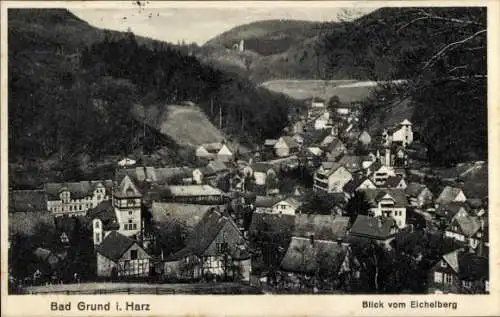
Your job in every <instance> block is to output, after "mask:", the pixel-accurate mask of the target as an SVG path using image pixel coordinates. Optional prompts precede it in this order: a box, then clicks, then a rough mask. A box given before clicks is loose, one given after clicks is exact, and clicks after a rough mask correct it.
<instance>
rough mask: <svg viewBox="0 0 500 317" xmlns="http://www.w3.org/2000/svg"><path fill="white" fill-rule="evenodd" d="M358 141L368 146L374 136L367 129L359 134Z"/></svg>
mask: <svg viewBox="0 0 500 317" xmlns="http://www.w3.org/2000/svg"><path fill="white" fill-rule="evenodd" d="M358 142H359V143H360V144H362V145H364V146H368V145H370V143H371V142H372V137H371V136H370V134H369V133H368V131H366V130H365V131H363V132H361V134H360V135H359V136H358Z"/></svg>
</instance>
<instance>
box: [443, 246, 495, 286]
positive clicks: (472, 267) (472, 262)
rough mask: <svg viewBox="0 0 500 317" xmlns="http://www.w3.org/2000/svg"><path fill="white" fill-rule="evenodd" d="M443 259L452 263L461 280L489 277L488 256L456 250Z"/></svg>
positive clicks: (476, 279)
mask: <svg viewBox="0 0 500 317" xmlns="http://www.w3.org/2000/svg"><path fill="white" fill-rule="evenodd" d="M443 260H445V261H446V263H448V264H449V265H450V267H451V268H452V269H453V270H454V271H455V273H457V274H458V276H459V278H460V279H461V280H465V281H479V280H488V279H489V263H488V259H487V258H486V257H482V256H478V255H476V254H473V253H469V252H463V251H461V250H455V251H453V252H450V253H447V254H445V255H443Z"/></svg>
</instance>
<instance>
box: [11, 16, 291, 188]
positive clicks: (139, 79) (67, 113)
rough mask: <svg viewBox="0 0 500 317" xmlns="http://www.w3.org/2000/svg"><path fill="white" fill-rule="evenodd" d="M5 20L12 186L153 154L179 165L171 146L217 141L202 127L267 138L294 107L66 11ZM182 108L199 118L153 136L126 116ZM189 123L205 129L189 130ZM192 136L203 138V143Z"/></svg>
mask: <svg viewBox="0 0 500 317" xmlns="http://www.w3.org/2000/svg"><path fill="white" fill-rule="evenodd" d="M8 19H9V24H8V26H9V28H8V38H9V63H8V65H9V113H8V115H9V163H10V164H9V168H10V174H9V176H10V180H11V182H12V183H11V184H12V185H13V186H20V187H25V186H27V187H30V186H37V185H38V184H39V182H40V180H41V179H43V180H45V181H47V180H60V179H68V180H69V179H82V178H88V177H95V176H96V175H97V174H99V173H97V171H101V172H102V171H103V170H105V169H106V168H108V169H109V168H110V166H113V164H116V160H117V158H119V157H123V155H132V156H136V157H137V155H140V154H141V153H145V154H146V155H149V154H153V153H157V152H158V151H159V150H161V152H162V153H163V155H162V157H163V159H162V160H163V161H162V164H177V163H182V162H179V160H182V158H181V157H180V156H179V155H177V153H178V151H179V150H182V149H180V148H179V145H178V144H177V142H176V141H179V140H181V139H182V138H185V139H186V140H189V141H188V142H183V143H193V144H194V143H198V142H202V141H205V140H206V141H216V140H220V138H221V135H222V134H221V132H219V131H217V129H216V128H215V127H214V126H213V125H212V124H211V123H210V122H217V123H218V122H219V121H220V120H219V117H218V114H219V113H222V114H223V118H222V120H221V121H222V123H223V130H224V135H227V136H228V137H231V138H232V139H233V140H234V141H236V140H239V139H240V140H242V141H244V142H247V143H251V142H255V141H258V140H259V139H262V138H267V137H274V136H276V135H277V134H278V133H280V132H281V130H282V129H283V127H285V126H286V124H287V115H288V111H289V110H288V109H289V108H290V107H292V106H294V101H293V100H291V99H288V98H286V97H285V96H283V95H279V94H273V93H270V92H269V91H266V90H263V89H259V88H257V87H255V85H253V84H252V83H251V82H249V81H248V80H246V79H245V78H244V77H241V76H238V75H235V74H232V73H226V72H223V71H220V70H216V69H213V68H212V67H210V66H207V65H203V64H201V63H200V62H199V60H197V59H196V58H195V57H192V56H189V55H188V54H186V53H185V52H182V51H181V50H178V49H177V47H176V46H174V45H171V44H168V43H163V42H159V41H153V40H150V39H147V38H141V37H136V36H135V35H134V34H132V33H120V32H113V31H108V30H99V29H96V28H93V27H91V26H89V25H88V24H87V23H86V22H84V21H82V20H80V19H78V18H76V17H75V16H74V15H72V14H71V13H70V12H69V11H68V10H65V9H11V10H9V14H8ZM185 100H191V101H193V102H194V103H196V104H198V105H199V107H200V109H201V111H202V112H203V113H201V112H193V113H189V112H188V113H183V112H179V111H176V110H175V109H174V111H173V112H172V113H173V116H172V117H165V119H166V121H165V122H164V123H160V125H159V127H161V128H160V129H159V130H157V129H151V128H148V129H146V130H144V129H143V124H142V122H138V120H137V118H135V117H133V116H132V114H131V111H132V109H133V107H134V105H137V104H138V105H141V106H144V107H148V106H149V105H153V104H167V105H168V104H178V103H180V102H182V101H185ZM184 120H185V121H184ZM194 120H201V122H204V127H198V129H196V128H195V127H194V126H193V121H194ZM171 123H174V124H171ZM183 126H187V127H192V128H188V129H187V130H182V129H183ZM203 129H205V130H203ZM162 131H164V132H165V133H162ZM200 131H205V132H206V133H205V134H203V137H202V138H204V139H201V138H200V136H199V132H200ZM144 132H146V133H144ZM184 132H190V133H192V134H191V135H181V134H183V133H184ZM171 136H172V137H171ZM96 173H97V174H96ZM101 174H102V173H101ZM36 175H38V176H36ZM35 178H37V180H36V179H35Z"/></svg>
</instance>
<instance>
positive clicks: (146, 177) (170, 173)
mask: <svg viewBox="0 0 500 317" xmlns="http://www.w3.org/2000/svg"><path fill="white" fill-rule="evenodd" d="M125 176H128V177H129V178H130V180H131V181H132V182H133V183H134V185H135V186H136V187H137V189H138V190H139V191H140V192H141V194H143V195H145V194H146V193H147V192H148V189H149V188H150V187H151V185H167V184H170V183H179V182H180V180H182V179H184V178H192V177H193V169H192V168H189V167H161V168H158V167H152V166H137V167H135V168H121V169H118V170H117V171H116V173H115V181H116V182H117V183H120V182H121V181H122V180H123V178H124V177H125Z"/></svg>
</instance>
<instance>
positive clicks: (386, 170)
mask: <svg viewBox="0 0 500 317" xmlns="http://www.w3.org/2000/svg"><path fill="white" fill-rule="evenodd" d="M377 167H378V168H374V169H372V175H371V179H372V181H373V182H374V183H375V185H377V186H383V185H384V184H385V182H386V181H387V179H388V178H389V177H391V176H396V173H395V172H394V168H392V167H390V166H385V165H381V166H377Z"/></svg>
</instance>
